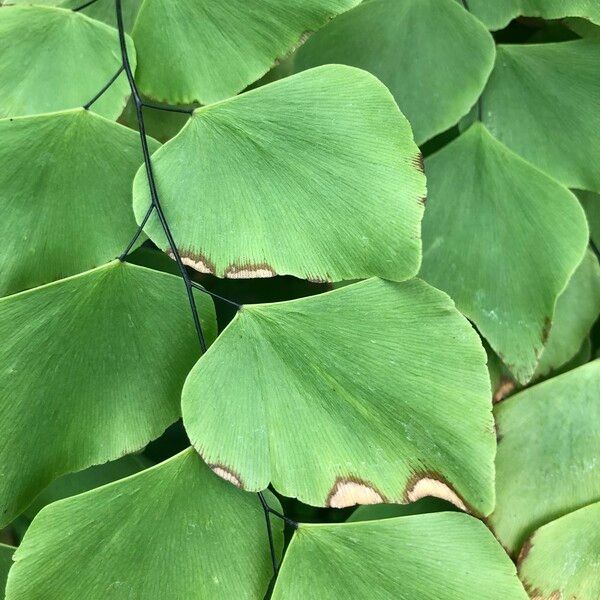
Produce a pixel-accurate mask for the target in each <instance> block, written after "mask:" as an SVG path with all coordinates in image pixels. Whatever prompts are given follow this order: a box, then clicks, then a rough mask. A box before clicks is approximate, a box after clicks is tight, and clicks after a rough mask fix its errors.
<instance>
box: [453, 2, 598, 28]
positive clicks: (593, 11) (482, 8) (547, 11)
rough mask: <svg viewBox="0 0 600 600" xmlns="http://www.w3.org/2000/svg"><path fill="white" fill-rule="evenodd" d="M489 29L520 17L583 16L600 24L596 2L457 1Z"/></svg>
mask: <svg viewBox="0 0 600 600" xmlns="http://www.w3.org/2000/svg"><path fill="white" fill-rule="evenodd" d="M456 1H457V2H462V4H463V5H465V4H466V5H467V6H468V8H469V10H470V11H471V12H472V13H473V14H474V15H475V16H476V17H478V18H479V19H481V20H482V21H483V22H484V23H485V24H486V25H487V26H488V27H489V28H490V29H492V30H496V29H502V28H504V27H506V26H507V25H508V24H509V22H510V21H511V20H512V19H514V18H516V17H519V16H526V17H541V18H542V19H562V18H563V17H583V18H585V19H589V20H590V21H594V22H595V23H598V24H600V3H598V0H456Z"/></svg>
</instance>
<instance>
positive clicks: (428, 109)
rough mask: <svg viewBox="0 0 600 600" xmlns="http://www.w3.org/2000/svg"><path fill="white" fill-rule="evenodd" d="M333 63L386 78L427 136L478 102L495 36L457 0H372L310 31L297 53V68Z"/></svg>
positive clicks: (419, 134)
mask: <svg viewBox="0 0 600 600" xmlns="http://www.w3.org/2000/svg"><path fill="white" fill-rule="evenodd" d="M326 63H342V64H348V65H352V66H356V67H361V68H363V69H366V70H367V71H370V72H371V73H373V74H374V75H376V76H377V77H379V79H381V81H383V83H385V84H386V85H387V86H388V87H389V88H390V91H391V92H392V93H393V94H394V98H395V99H396V101H397V102H398V105H399V106H400V108H401V110H402V111H403V112H404V114H405V115H406V116H407V118H408V120H409V121H410V123H411V125H412V128H413V131H414V132H415V139H416V141H417V142H418V143H422V142H424V141H425V140H427V139H429V138H431V137H433V136H434V135H436V134H438V133H440V132H442V131H444V130H446V129H448V128H449V127H451V126H452V125H454V124H455V123H456V122H457V121H458V120H459V119H460V117H462V116H463V115H464V114H465V113H466V112H468V110H469V108H471V106H472V105H473V104H474V103H475V100H476V99H477V98H478V97H479V94H480V93H481V91H482V90H483V87H484V85H485V82H486V80H487V77H488V75H489V74H490V71H491V70H492V66H493V63H494V41H493V39H492V37H491V36H490V34H489V33H488V32H487V30H486V29H485V27H483V26H482V25H481V23H480V22H479V21H478V20H477V19H476V18H475V17H473V16H472V15H470V14H469V13H468V12H466V11H465V10H463V9H462V8H461V7H460V6H458V5H457V4H456V3H455V2H454V1H453V0H403V1H402V2H398V0H367V1H366V2H363V3H362V4H360V5H359V6H358V7H356V8H355V9H353V10H351V11H348V12H346V13H345V14H343V15H341V16H339V17H337V18H336V19H334V20H333V21H332V22H331V23H329V24H328V25H327V26H326V27H324V28H323V29H321V30H320V31H319V32H318V33H316V34H314V35H313V36H312V37H310V38H309V40H308V41H307V42H306V43H305V44H304V45H303V46H302V47H301V48H300V50H299V52H298V54H297V56H296V58H295V67H296V69H297V70H300V69H305V68H308V67H314V66H316V65H321V64H326Z"/></svg>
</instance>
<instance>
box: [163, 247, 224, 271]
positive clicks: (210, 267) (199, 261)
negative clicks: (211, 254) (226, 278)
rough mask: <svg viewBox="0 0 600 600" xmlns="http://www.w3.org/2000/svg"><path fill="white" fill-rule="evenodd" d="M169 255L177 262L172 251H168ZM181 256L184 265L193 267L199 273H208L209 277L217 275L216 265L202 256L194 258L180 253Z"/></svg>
mask: <svg viewBox="0 0 600 600" xmlns="http://www.w3.org/2000/svg"><path fill="white" fill-rule="evenodd" d="M168 255H169V257H170V258H172V259H173V260H175V254H174V253H173V251H172V250H169V251H168ZM179 256H181V262H182V263H183V264H184V265H186V266H188V267H192V269H194V270H195V271H198V273H208V274H209V275H214V274H215V273H216V270H215V265H214V264H213V263H212V262H210V261H209V260H208V259H207V258H206V257H205V256H203V255H202V254H198V255H196V256H194V255H191V254H185V253H182V252H180V253H179Z"/></svg>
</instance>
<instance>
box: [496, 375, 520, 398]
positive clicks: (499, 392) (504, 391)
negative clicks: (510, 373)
mask: <svg viewBox="0 0 600 600" xmlns="http://www.w3.org/2000/svg"><path fill="white" fill-rule="evenodd" d="M515 386H516V384H515V382H514V381H513V380H512V379H510V377H506V376H503V377H502V379H500V382H499V384H498V387H497V388H496V391H495V392H494V396H493V397H492V402H493V403H494V404H498V402H502V400H504V399H505V398H506V397H507V396H508V395H510V394H511V393H512V392H513V390H514V389H515Z"/></svg>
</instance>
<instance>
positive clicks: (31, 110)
mask: <svg viewBox="0 0 600 600" xmlns="http://www.w3.org/2000/svg"><path fill="white" fill-rule="evenodd" d="M0 40H1V42H0V117H7V116H10V117H15V116H20V115H31V114H36V113H46V112H52V111H56V110H62V109H67V108H75V107H77V106H83V105H84V104H85V103H86V102H88V101H89V100H91V99H92V98H93V97H94V96H95V95H96V93H97V92H98V91H99V90H100V89H101V88H102V86H104V85H105V84H106V82H107V81H108V80H109V79H110V78H111V77H112V76H113V75H114V74H115V72H116V71H117V69H118V68H119V65H120V64H121V58H120V53H119V42H118V38H117V32H116V30H115V29H113V28H112V27H108V26H107V25H105V24H104V23H100V22H99V21H95V20H94V19H90V18H88V17H86V16H84V15H83V14H81V13H78V12H73V11H71V10H64V9H62V8H51V7H45V6H8V7H4V8H2V9H1V10H0ZM129 41H130V40H129ZM128 49H129V55H130V57H131V60H132V67H133V68H135V52H134V49H133V44H131V46H130V47H129V48H128ZM24 65H26V68H25V67H24ZM128 95H129V86H128V84H127V80H126V79H125V76H124V74H121V76H120V77H119V78H118V79H117V81H115V83H113V85H112V86H111V87H110V89H109V90H108V91H107V92H106V93H105V94H104V95H103V96H102V97H101V98H100V99H99V100H98V101H97V102H96V103H95V104H94V105H93V107H92V110H93V111H95V112H97V113H99V114H101V115H102V116H104V117H107V118H109V119H116V118H117V117H118V116H119V115H120V114H121V111H122V110H123V107H124V106H125V102H126V100H127V96H128Z"/></svg>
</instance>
